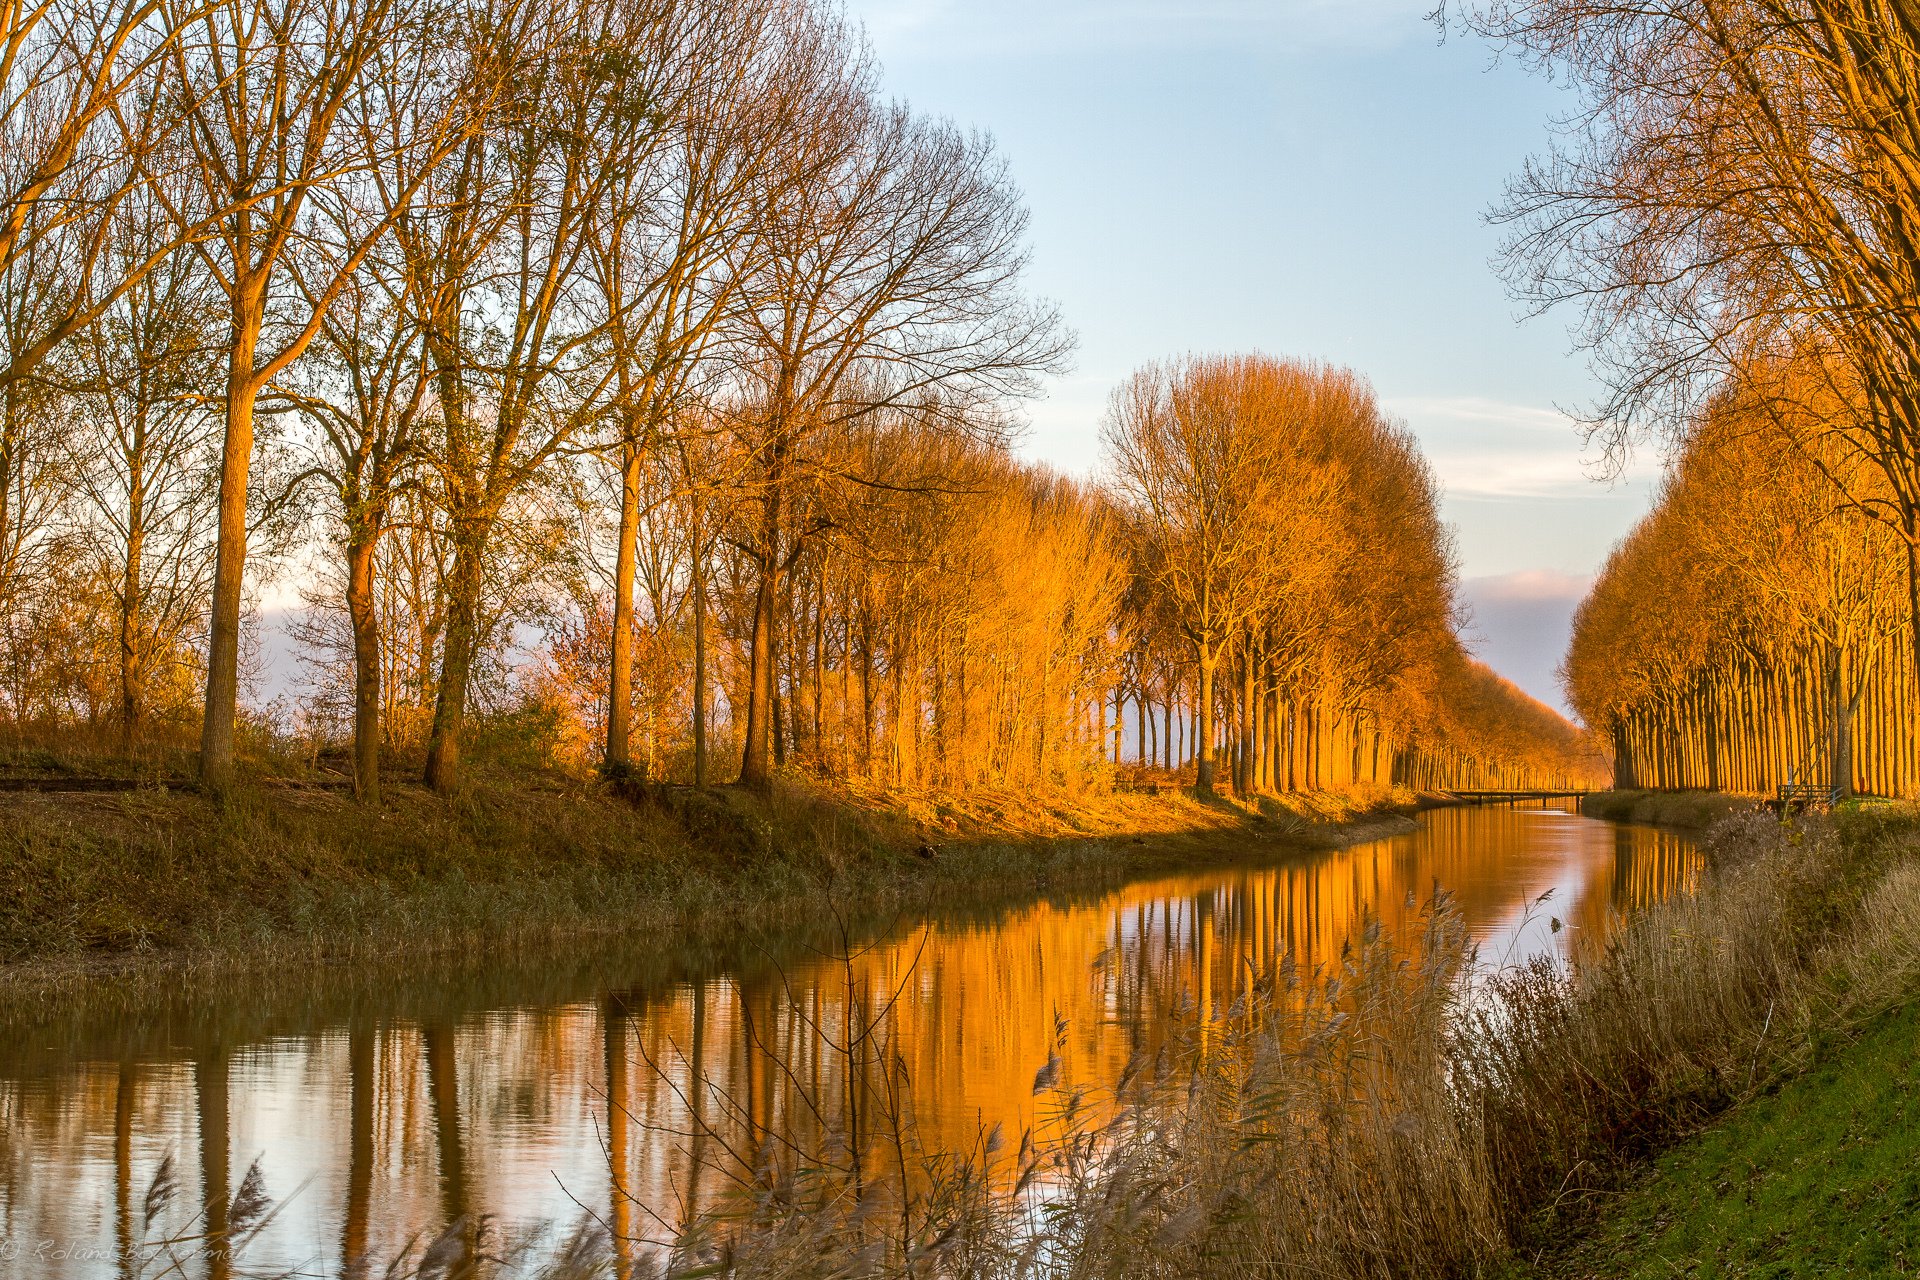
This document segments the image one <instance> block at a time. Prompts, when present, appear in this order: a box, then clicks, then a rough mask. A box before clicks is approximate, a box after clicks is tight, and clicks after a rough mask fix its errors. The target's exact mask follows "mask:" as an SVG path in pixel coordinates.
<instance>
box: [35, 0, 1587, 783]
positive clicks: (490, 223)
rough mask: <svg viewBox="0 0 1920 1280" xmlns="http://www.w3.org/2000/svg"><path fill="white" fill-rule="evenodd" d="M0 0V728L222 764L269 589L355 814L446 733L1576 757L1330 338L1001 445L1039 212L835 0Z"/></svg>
mask: <svg viewBox="0 0 1920 1280" xmlns="http://www.w3.org/2000/svg"><path fill="white" fill-rule="evenodd" d="M0 13H4V14H6V15H7V16H8V21H7V23H6V24H5V25H4V26H0V42H3V43H0V50H3V51H4V61H3V62H0V66H3V67H4V91H3V94H0V302H3V303H4V306H3V308H0V310H3V311H4V314H3V315H0V630H3V631H4V670H0V697H3V698H4V704H5V708H6V711H7V713H8V717H9V719H10V720H11V721H12V722H13V723H14V725H16V726H36V725H37V726H41V727H42V728H44V729H47V730H49V731H54V732H58V731H61V730H62V729H63V728H64V727H65V726H71V725H74V724H76V723H84V724H88V725H91V726H95V727H98V728H102V729H104V728H105V727H107V726H111V727H112V731H113V732H114V733H115V734H117V736H118V738H119V739H120V745H121V746H122V747H124V748H127V749H133V748H138V747H140V746H141V745H142V744H153V743H159V742H173V741H185V740H188V739H190V738H191V737H196V736H197V739H198V752H197V761H198V769H199V773H200V777H201V780H202V781H203V782H204V783H205V784H206V785H208V786H209V787H210V788H214V789H218V788H220V787H222V786H225V785H226V784H227V783H228V782H229V781H230V779H231V778H232V776H233V771H234V768H235V758H236V750H237V745H236V744H237V741H238V738H239V736H240V735H242V734H244V733H245V732H246V730H247V728H248V722H247V720H246V718H245V717H244V716H243V715H242V702H241V698H240V689H241V686H242V684H243V683H244V678H245V677H246V676H247V675H248V673H249V672H250V671H251V672H255V673H257V671H258V669H259V668H260V667H261V666H262V665H263V659H262V657H261V653H260V646H261V644H262V642H263V637H266V636H268V635H269V634H270V633H271V629H270V628H267V627H265V626H263V625H261V622H260V619H261V615H262V608H263V596H265V593H268V592H271V593H272V596H271V598H270V599H268V600H267V603H268V604H271V605H272V607H273V608H275V609H278V610H281V611H283V612H284V611H285V610H288V609H291V610H293V612H294V613H295V615H296V623H295V628H294V629H295V631H296V633H297V634H296V636H295V638H296V639H297V640H299V641H300V642H301V644H302V647H303V649H304V650H305V651H306V652H307V654H308V655H309V658H310V665H311V675H312V676H313V680H312V683H313V685H314V686H315V688H316V690H317V692H316V693H315V694H314V695H313V696H311V697H308V698H306V699H304V700H303V701H302V702H301V703H300V705H299V707H298V709H297V716H298V719H299V721H300V723H299V724H298V726H297V727H298V728H299V729H300V730H301V732H302V734H303V735H304V737H305V739H306V740H308V741H309V742H311V743H312V744H314V750H315V751H316V752H317V751H320V750H327V751H332V750H334V749H335V747H336V745H337V744H342V743H344V744H345V746H346V751H345V758H344V760H343V761H342V762H341V767H342V769H343V771H344V772H345V773H347V774H348V776H350V777H351V779H352V781H353V785H354V786H355V788H356V790H357V792H358V794H359V795H360V796H361V797H362V798H363V799H365V800H367V801H368V802H370V803H371V802H377V800H378V798H379V793H380V786H381V781H382V776H383V760H385V759H388V758H395V757H397V758H398V759H399V760H402V761H404V762H405V763H406V764H407V765H409V766H410V767H413V768H417V769H418V770H420V773H421V776H422V777H423V778H424V779H425V781H426V782H427V783H429V784H430V785H432V786H433V787H435V788H437V789H440V790H443V791H444V790H451V789H454V788H455V787H457V786H458V785H459V783H460V780H461V776H462V772H463V767H464V766H463V761H464V760H465V759H466V758H467V756H468V755H470V754H471V753H472V752H473V751H474V750H481V751H485V752H491V753H494V754H495V755H500V754H501V753H506V754H507V755H512V754H513V753H519V757H518V758H525V759H529V760H540V761H544V760H551V759H560V760H563V761H566V762H568V763H570V764H573V765H576V766H578V767H582V768H585V767H593V768H597V769H599V770H601V771H602V772H603V773H605V774H607V775H610V776H619V775H625V774H630V773H637V774H641V775H644V776H649V777H656V778H681V779H685V780H688V781H694V782H700V783H705V782H708V781H720V780H725V779H730V778H733V777H738V778H739V779H740V780H741V781H743V782H745V783H748V784H750V785H756V786H759V785H765V784H766V783H767V782H768V780H769V779H770V778H771V777H772V775H773V773H774V772H775V771H776V770H777V769H779V768H782V767H794V768H805V769H809V770H814V771H820V772H825V773H829V774H832V775H835V776H841V777H861V778H871V779H875V780H879V781H885V782H898V783H910V784H939V785H950V786H967V785H980V784H1007V783H1021V784H1037V783H1047V784H1056V783H1069V784H1071V783H1075V782H1083V781H1085V780H1088V779H1090V778H1093V777H1096V776H1100V775H1101V773H1102V771H1104V770H1110V769H1111V767H1112V765H1113V763H1114V761H1115V760H1116V759H1117V758H1119V757H1121V756H1123V755H1125V754H1126V751H1125V734H1124V731H1123V730H1122V729H1121V727H1120V725H1119V719H1120V710H1121V708H1122V707H1123V706H1124V705H1126V704H1127V703H1128V702H1129V700H1130V701H1131V704H1132V705H1133V707H1134V709H1135V711H1136V713H1137V714H1136V716H1135V720H1136V727H1138V725H1139V724H1140V723H1143V722H1145V721H1147V720H1151V721H1152V722H1153V725H1154V726H1155V727H1154V728H1153V729H1151V730H1149V731H1148V732H1147V737H1146V739H1145V740H1142V739H1138V738H1136V741H1135V743H1134V748H1133V754H1134V756H1135V758H1136V760H1138V759H1139V758H1141V757H1144V756H1146V755H1148V754H1151V755H1152V756H1153V757H1154V758H1156V759H1159V760H1160V761H1161V762H1162V763H1163V764H1165V765H1167V766H1170V767H1181V766H1182V765H1183V764H1184V763H1185V762H1187V761H1188V760H1192V761H1194V763H1195V766H1196V769H1197V773H1198V777H1199V780H1200V783H1201V785H1202V786H1203V787H1206V788H1211V787H1212V786H1213V785H1214V784H1215V759H1216V752H1225V753H1226V755H1227V756H1228V757H1229V758H1230V759H1231V760H1232V762H1233V763H1232V769H1233V780H1234V783H1235V785H1236V786H1237V787H1238V788H1240V789H1241V790H1243V791H1255V790H1261V789H1285V788H1291V787H1314V786H1323V785H1333V784H1338V783H1342V782H1347V781H1354V780H1363V779H1378V780H1381V781H1386V780H1389V779H1393V778H1401V779H1403V780H1411V779H1415V778H1417V779H1419V780H1422V781H1424V782H1426V783H1428V784H1431V785H1441V784H1444V783H1447V782H1452V781H1460V782H1463V783H1465V782H1491V783H1497V782H1499V781H1500V780H1508V781H1516V780H1522V779H1532V778H1540V779H1544V778H1547V777H1549V776H1551V777H1554V778H1562V777H1568V776H1571V771H1573V770H1574V769H1575V766H1576V756H1577V751H1576V750H1575V747H1574V745H1573V743H1572V741H1571V738H1570V737H1569V735H1570V734H1571V730H1570V729H1568V728H1567V727H1566V726H1564V725H1563V724H1560V723H1559V722H1557V720H1553V719H1552V718H1551V717H1550V716H1549V717H1548V718H1547V719H1542V718H1541V717H1540V714H1539V710H1540V709H1538V708H1532V707H1529V706H1527V705H1526V704H1524V702H1523V700H1520V699H1519V698H1518V695H1517V694H1515V693H1514V692H1513V691H1511V690H1510V689H1507V688H1506V687H1505V686H1502V685H1500V684H1499V683H1498V682H1497V681H1496V680H1495V679H1494V678H1493V677H1491V676H1490V675H1489V674H1487V673H1484V672H1483V671H1480V670H1478V669H1476V668H1474V667H1473V666H1472V665H1471V663H1470V662H1469V660H1468V659H1467V658H1466V657H1465V656H1464V655H1463V654H1462V653H1461V652H1460V649H1459V646H1458V643H1457V641H1456V640H1455V639H1454V636H1453V629H1452V608H1453V605H1452V570H1451V564H1450V559H1449V553H1448V550H1447V542H1446V535H1445V531H1444V529H1443V527H1442V526H1441V524H1440V522H1439V520H1438V516H1437V510H1436V503H1435V499H1434V495H1433V486H1432V482H1431V479H1430V477H1429V476H1428V474H1427V472H1426V469H1425V466H1424V464H1423V463H1422V462H1421V460H1420V458H1419V456H1418V454H1417V452H1416V451H1415V450H1414V448H1413V446H1412V444H1411V442H1410V440H1409V439H1408V438H1407V437H1406V435H1405V433H1404V432H1403V431H1401V430H1400V429H1399V428H1397V427H1394V426H1392V425H1391V424H1388V423H1386V422H1385V421H1384V420H1383V419H1381V417H1380V415H1379V413H1378V410H1377V408H1376V407H1375V406H1374V404H1373V401H1372V397H1371V393H1370V392H1369V391H1368V390H1367V388H1366V387H1365V386H1364V384H1363V383H1361V382H1360V381H1359V380H1358V379H1356V378H1354V377H1353V376H1352V375H1349V374H1344V373H1340V372H1337V371H1331V370H1325V369H1319V368H1314V367H1308V366H1298V365H1289V364H1284V363H1280V362H1275V361H1268V360H1260V359H1251V358H1249V359H1226V360H1216V361H1193V362H1186V363H1183V364H1179V365H1173V366H1167V367H1165V368H1162V369H1155V370H1148V371H1146V372H1144V373H1143V374H1142V375H1141V376H1140V377H1139V378H1137V379H1135V380H1134V382H1132V383H1131V384H1129V386H1128V387H1127V388H1126V389H1124V390H1123V391H1122V392H1121V394H1120V396H1119V398H1118V399H1117V400H1116V402H1115V406H1114V410H1113V414H1112V424H1111V431H1110V442H1111V444H1112V446H1113V454H1114V456H1113V467H1112V475H1113V477H1114V482H1113V491H1112V492H1111V493H1108V492H1107V491H1105V490H1102V489H1099V488H1095V487H1090V486H1087V485H1083V484H1078V483H1074V482H1071V481H1067V480H1064V479H1061V478H1058V477H1054V476H1051V475H1048V474H1045V473H1042V472H1039V471H1036V470H1034V469H1031V468H1027V467H1023V466H1021V465H1019V464H1017V463H1016V462H1014V461H1012V460H1011V458H1010V456H1009V454H1008V452H1007V444H1008V442H1009V440H1010V438H1011V436H1012V434H1013V426H1014V421H1015V419H1014V416H1013V415H1014V406H1015V405H1016V404H1017V402H1018V400H1019V399H1020V398H1021V397H1022V396H1024V395H1027V394H1030V393H1031V392H1032V391H1033V390H1034V389H1035V387H1036V386H1037V383H1038V379H1039V378H1040V377H1041V376H1043V375H1045V374H1047V373H1048V372H1050V371H1052V370H1055V369H1057V368H1059V367H1060V366H1061V364H1062V362H1063V360H1064V357H1065V355H1066V353H1067V350H1068V347H1069V341H1070V340H1069V336H1068V335H1067V334H1066V332H1065V331H1064V329H1063V328H1062V326H1061V324H1060V323H1059V320H1058V318H1057V316H1056V315H1055V313H1054V312H1053V310H1052V309H1051V308H1049V307H1048V306H1046V305H1044V304H1042V303H1038V302H1036V301H1034V300H1032V299H1031V298H1029V297H1028V296H1027V295H1026V293H1025V292H1024V291H1023V287H1022V274H1023V271H1024V267H1025V262H1026V249H1025V245H1024V233H1025V222H1026V214H1025V211H1024V208H1023V207H1022V205H1021V203H1020V200H1019V197H1018V193H1017V191H1016V190H1015V188H1014V186H1013V184H1012V182H1011V180H1010V178H1009V176H1008V174H1007V172H1006V169H1005V166H1004V165H1003V163H1002V162H1001V161H1000V159H999V158H998V156H997V155H996V154H995V152H994V149H993V147H992V145H991V143H990V142H988V141H987V140H985V139H983V138H981V137H979V136H976V135H971V134H968V133H965V132H963V131H961V130H959V129H957V128H955V127H954V126H952V125H950V124H948V123H946V122H944V121H939V120H933V119H929V118H927V117H925V116H922V115H920V114H917V113H915V112H913V111H912V110H910V109H909V108H907V107H906V106H904V105H901V104H899V103H897V102H894V101H892V100H890V99H888V98H887V97H885V96H884V94H883V93H882V91H881V89H880V86H879V76H878V71H877V68H876V67H875V65H874V63H873V61H872V58H871V56H870V54H869V52H868V51H867V49H866V48H865V47H864V45H863V43H862V42H861V40H860V39H859V38H858V36H857V34H856V33H855V32H854V31H852V30H850V29H849V27H848V26H847V25H846V23H845V21H844V19H843V18H842V17H841V16H840V14H839V12H838V11H837V10H836V9H833V8H831V7H829V6H824V5H819V4H814V3H811V2H810V0H112V2H111V3H107V4H100V3H80V2H76V0H49V2H48V3H38V2H33V3H29V2H28V0H0ZM1194 423H1204V424H1206V425H1205V427H1204V429H1203V430H1201V432H1200V435H1199V436H1196V437H1195V438H1194V439H1193V440H1192V441H1190V442H1189V443H1188V444H1181V443H1180V442H1179V440H1178V439H1177V438H1174V437H1178V436H1179V435H1180V433H1182V432H1185V431H1188V430H1189V427H1190V426H1191V425H1192V424H1194ZM1166 424H1172V428H1171V429H1172V431H1173V437H1170V439H1171V441H1172V443H1171V444H1170V445H1167V446H1166V447H1172V448H1175V449H1178V448H1187V447H1189V445H1190V446H1191V448H1192V449H1193V450H1195V451H1194V452H1192V453H1190V455H1189V456H1186V457H1184V458H1173V457H1171V456H1170V455H1169V457H1167V458H1162V457H1160V456H1159V455H1158V454H1157V453H1155V451H1156V450H1160V449H1162V448H1163V445H1162V443H1157V442H1156V441H1157V438H1158V434H1164V432H1162V427H1163V426H1165V425H1166ZM1167 464H1170V465H1173V466H1175V467H1176V468H1189V469H1190V470H1188V471H1185V472H1181V473H1180V474H1179V475H1178V476H1173V477H1171V478H1170V477H1169V475H1166V474H1162V473H1161V472H1160V471H1158V470H1156V468H1160V467H1162V466H1163V465H1167ZM1192 468H1197V469H1198V470H1191V469H1192ZM1181 477H1184V479H1183V478H1181ZM1169 483H1172V484H1174V485H1175V486H1176V487H1177V485H1178V484H1182V483H1185V484H1188V486H1189V488H1190V489H1191V488H1193V487H1194V486H1198V488H1197V489H1194V492H1199V491H1201V490H1204V491H1206V492H1207V493H1208V494H1212V495H1216V496H1218V497H1220V498H1221V501H1220V502H1217V503H1216V501H1215V497H1207V498H1206V499H1205V500H1204V501H1203V502H1202V504H1201V505H1202V507H1203V508H1205V510H1204V511H1203V512H1202V514H1200V515H1198V516H1193V517H1189V516H1188V515H1183V514H1174V513H1172V511H1171V508H1164V504H1165V503H1167V502H1172V501H1175V500H1176V499H1177V496H1176V495H1175V494H1174V493H1173V490H1171V489H1167V488H1166V486H1167V485H1168V484H1169ZM1156 503H1161V504H1163V507H1161V508H1157V507H1156V506H1155V504H1156ZM1216 507H1217V509H1216ZM1163 508H1164V509H1163ZM1190 518H1191V519H1193V520H1197V521H1198V523H1197V524H1195V525H1194V526H1193V527H1192V528H1187V527H1186V526H1185V525H1183V524H1182V523H1181V522H1183V521H1188V520H1189V519H1190ZM1169 520H1170V521H1172V523H1168V521H1169ZM1222 673H1225V674H1226V677H1227V679H1226V682H1225V685H1224V687H1223V686H1222V685H1221V683H1220V676H1221V674H1222ZM1149 706H1152V707H1155V708H1157V709H1158V714H1157V715H1155V716H1148V715H1147V714H1146V712H1147V709H1148V708H1149ZM1223 710H1224V711H1225V712H1226V714H1225V715H1223V714H1222V711H1223ZM1176 718H1178V719H1180V720H1181V725H1180V726H1179V732H1178V734H1176V733H1175V732H1174V728H1173V722H1174V720H1175V719H1176ZM1189 720H1190V721H1191V723H1188V721H1189ZM1176 737H1177V738H1178V739H1179V745H1178V747H1177V748H1176V745H1175V739H1176ZM1149 748H1151V750H1150V751H1149Z"/></svg>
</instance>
